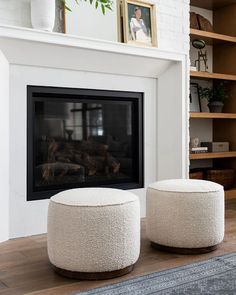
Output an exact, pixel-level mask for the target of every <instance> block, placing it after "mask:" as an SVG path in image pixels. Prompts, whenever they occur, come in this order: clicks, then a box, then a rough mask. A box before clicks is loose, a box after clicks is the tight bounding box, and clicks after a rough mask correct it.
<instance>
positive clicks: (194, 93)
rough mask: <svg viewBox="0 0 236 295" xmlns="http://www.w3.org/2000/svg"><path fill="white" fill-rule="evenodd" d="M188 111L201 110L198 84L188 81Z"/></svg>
mask: <svg viewBox="0 0 236 295" xmlns="http://www.w3.org/2000/svg"><path fill="white" fill-rule="evenodd" d="M189 99H190V112H201V106H200V96H199V86H198V84H197V83H190V95H189Z"/></svg>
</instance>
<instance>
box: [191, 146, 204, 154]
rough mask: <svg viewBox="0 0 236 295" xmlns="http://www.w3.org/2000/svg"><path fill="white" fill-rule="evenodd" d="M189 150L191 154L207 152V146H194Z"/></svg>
mask: <svg viewBox="0 0 236 295" xmlns="http://www.w3.org/2000/svg"><path fill="white" fill-rule="evenodd" d="M190 151H191V153H192V154H201V153H207V152H208V147H206V146H200V147H194V148H190Z"/></svg>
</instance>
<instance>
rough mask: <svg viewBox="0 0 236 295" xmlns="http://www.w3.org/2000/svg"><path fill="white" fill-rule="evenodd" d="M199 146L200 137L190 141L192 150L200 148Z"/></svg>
mask: <svg viewBox="0 0 236 295" xmlns="http://www.w3.org/2000/svg"><path fill="white" fill-rule="evenodd" d="M199 144H200V140H199V138H198V137H193V138H191V139H190V146H191V148H197V147H199Z"/></svg>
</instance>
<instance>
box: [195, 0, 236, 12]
mask: <svg viewBox="0 0 236 295" xmlns="http://www.w3.org/2000/svg"><path fill="white" fill-rule="evenodd" d="M232 4H235V0H191V4H190V5H192V6H196V7H200V8H205V9H210V10H215V9H218V8H221V7H224V6H228V5H232Z"/></svg>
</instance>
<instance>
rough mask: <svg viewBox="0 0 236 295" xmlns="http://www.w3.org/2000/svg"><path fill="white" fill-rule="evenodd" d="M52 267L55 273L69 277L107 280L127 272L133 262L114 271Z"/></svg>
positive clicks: (130, 269)
mask: <svg viewBox="0 0 236 295" xmlns="http://www.w3.org/2000/svg"><path fill="white" fill-rule="evenodd" d="M52 267H53V269H54V270H55V272H56V273H58V274H59V275H61V276H64V277H67V278H70V279H77V280H107V279H113V278H116V277H121V276H123V275H126V274H128V273H129V272H131V271H132V270H133V269H134V264H133V265H130V266H127V267H125V268H123V269H118V270H114V271H105V272H77V271H70V270H66V269H62V268H59V267H56V266H55V265H52Z"/></svg>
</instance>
